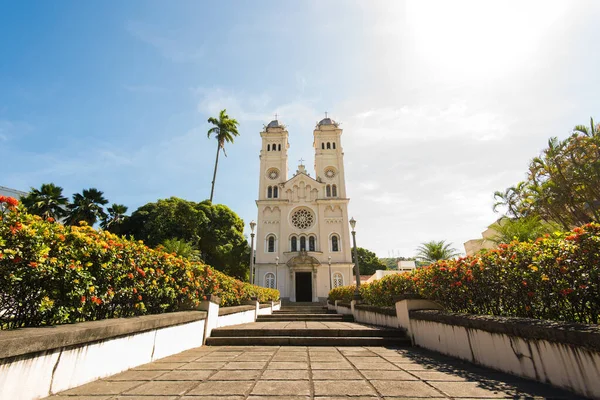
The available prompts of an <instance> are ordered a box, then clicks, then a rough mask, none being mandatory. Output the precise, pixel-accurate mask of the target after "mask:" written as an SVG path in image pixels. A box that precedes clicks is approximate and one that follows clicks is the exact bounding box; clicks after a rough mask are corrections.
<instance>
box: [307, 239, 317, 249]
mask: <svg viewBox="0 0 600 400" xmlns="http://www.w3.org/2000/svg"><path fill="white" fill-rule="evenodd" d="M308 251H316V250H315V237H314V236H309V237H308Z"/></svg>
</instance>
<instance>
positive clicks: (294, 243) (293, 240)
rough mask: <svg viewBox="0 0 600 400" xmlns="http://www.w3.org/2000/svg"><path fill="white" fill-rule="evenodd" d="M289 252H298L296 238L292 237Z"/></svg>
mask: <svg viewBox="0 0 600 400" xmlns="http://www.w3.org/2000/svg"><path fill="white" fill-rule="evenodd" d="M290 250H291V251H298V238H297V237H296V236H292V243H291V249H290Z"/></svg>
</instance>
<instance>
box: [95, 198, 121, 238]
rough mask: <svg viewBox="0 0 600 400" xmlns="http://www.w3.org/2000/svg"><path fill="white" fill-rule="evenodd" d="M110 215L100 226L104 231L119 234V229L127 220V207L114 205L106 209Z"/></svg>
mask: <svg viewBox="0 0 600 400" xmlns="http://www.w3.org/2000/svg"><path fill="white" fill-rule="evenodd" d="M106 211H108V215H107V216H106V217H105V218H104V219H103V220H102V223H101V224H100V226H101V227H102V229H106V230H107V231H109V232H113V233H119V227H120V226H121V225H122V224H123V221H124V220H125V213H126V212H127V206H124V205H123V204H113V205H112V206H110V207H108V208H107V209H106Z"/></svg>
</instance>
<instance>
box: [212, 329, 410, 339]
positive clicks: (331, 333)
mask: <svg viewBox="0 0 600 400" xmlns="http://www.w3.org/2000/svg"><path fill="white" fill-rule="evenodd" d="M241 336H243V337H282V336H289V337H338V338H339V337H342V338H343V337H388V338H390V337H391V338H406V333H405V332H404V331H402V330H400V329H370V328H365V329H343V328H342V329H333V328H297V329H296V328H283V329H281V328H262V329H260V328H256V329H253V328H242V329H240V328H238V329H235V328H234V327H225V328H217V329H213V330H212V332H211V337H241Z"/></svg>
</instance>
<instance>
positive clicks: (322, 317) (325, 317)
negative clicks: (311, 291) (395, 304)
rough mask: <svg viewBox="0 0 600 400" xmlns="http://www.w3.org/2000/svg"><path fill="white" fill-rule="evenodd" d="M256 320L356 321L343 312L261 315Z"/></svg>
mask: <svg viewBox="0 0 600 400" xmlns="http://www.w3.org/2000/svg"><path fill="white" fill-rule="evenodd" d="M256 321H257V322H260V321H349V322H351V321H354V317H353V316H352V315H341V314H287V315H281V314H280V315H277V314H271V315H259V316H257V317H256Z"/></svg>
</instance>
